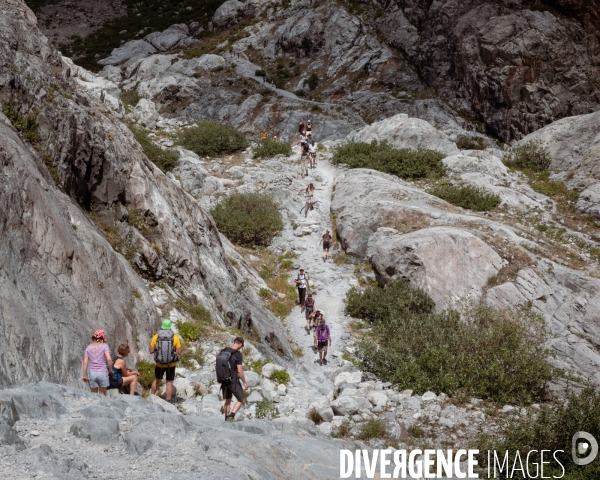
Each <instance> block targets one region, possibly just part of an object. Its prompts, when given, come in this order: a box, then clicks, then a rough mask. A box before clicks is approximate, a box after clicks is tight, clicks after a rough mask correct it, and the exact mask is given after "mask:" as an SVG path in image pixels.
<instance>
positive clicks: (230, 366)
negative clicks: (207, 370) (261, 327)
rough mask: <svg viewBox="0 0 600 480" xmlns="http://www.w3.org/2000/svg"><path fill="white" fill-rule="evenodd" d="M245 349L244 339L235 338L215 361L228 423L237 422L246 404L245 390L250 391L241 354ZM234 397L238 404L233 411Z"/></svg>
mask: <svg viewBox="0 0 600 480" xmlns="http://www.w3.org/2000/svg"><path fill="white" fill-rule="evenodd" d="M243 347H244V339H243V337H235V339H234V340H233V345H232V346H231V347H227V348H224V349H223V350H221V351H220V352H219V354H218V355H217V358H216V361H215V369H216V372H217V381H218V382H219V383H220V384H221V392H222V393H223V398H224V399H225V405H224V407H223V410H224V412H225V421H226V422H235V414H236V413H237V412H238V411H239V409H240V408H242V405H243V403H244V399H245V397H244V390H248V384H247V383H246V378H245V377H244V369H243V368H242V363H243V358H242V352H240V350H241V349H242V348H243ZM240 380H241V381H242V383H243V384H244V390H242V386H241V385H240ZM233 396H235V398H236V400H237V402H236V403H235V405H234V406H233V409H232V410H231V398H232V397H233Z"/></svg>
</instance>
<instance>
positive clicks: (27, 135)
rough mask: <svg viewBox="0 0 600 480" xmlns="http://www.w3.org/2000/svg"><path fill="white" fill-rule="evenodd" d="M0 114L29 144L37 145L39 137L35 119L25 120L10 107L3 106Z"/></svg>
mask: <svg viewBox="0 0 600 480" xmlns="http://www.w3.org/2000/svg"><path fill="white" fill-rule="evenodd" d="M2 113H4V115H6V117H7V118H8V119H9V120H10V123H12V125H13V127H15V128H16V129H17V130H18V131H19V132H20V133H21V135H22V136H23V138H24V139H25V140H26V141H28V142H29V143H37V142H39V141H40V136H39V135H38V123H37V121H36V120H35V118H33V117H27V118H25V117H24V116H23V115H21V114H20V113H19V111H18V110H16V109H14V108H13V107H11V106H10V105H4V106H3V107H2Z"/></svg>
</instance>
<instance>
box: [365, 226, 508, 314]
mask: <svg viewBox="0 0 600 480" xmlns="http://www.w3.org/2000/svg"><path fill="white" fill-rule="evenodd" d="M367 256H368V258H369V260H370V261H371V264H372V265H373V267H374V268H375V274H376V276H377V279H378V281H379V282H380V283H382V284H386V283H387V282H389V281H390V280H394V279H403V280H408V281H409V282H410V283H411V284H413V285H415V286H418V287H420V288H423V289H424V290H425V291H426V292H427V293H428V294H429V295H430V296H431V298H433V300H434V301H435V302H436V306H437V308H438V309H443V308H445V307H447V306H449V305H451V304H452V303H453V300H458V299H460V298H464V297H469V298H475V299H476V298H479V297H480V296H481V292H482V289H483V287H484V286H485V285H486V284H487V281H488V279H489V278H490V277H491V276H493V275H496V274H497V273H498V271H499V270H500V268H502V258H501V257H500V256H499V255H498V254H497V253H496V252H495V251H494V249H492V248H491V247H490V246H489V245H487V244H486V243H485V242H483V241H482V240H480V239H479V238H477V237H476V236H475V235H473V234H472V233H469V232H467V231H466V230H461V229H458V228H454V227H434V228H425V229H421V230H418V231H416V232H413V233H408V234H405V235H401V234H398V232H397V231H395V230H393V229H389V228H381V229H379V230H378V231H377V233H376V234H375V235H373V236H372V237H371V239H370V240H369V249H368V252H367Z"/></svg>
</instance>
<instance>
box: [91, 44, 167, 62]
mask: <svg viewBox="0 0 600 480" xmlns="http://www.w3.org/2000/svg"><path fill="white" fill-rule="evenodd" d="M152 53H156V48H154V47H153V46H152V45H150V44H149V43H148V42H145V41H144V40H132V41H130V42H127V43H124V44H123V45H122V46H120V47H118V48H115V49H113V51H112V52H111V53H110V55H109V56H108V57H106V58H104V59H102V60H98V64H100V65H124V64H125V66H128V64H130V63H133V62H134V61H136V60H139V59H141V58H145V57H147V56H148V55H150V54H152Z"/></svg>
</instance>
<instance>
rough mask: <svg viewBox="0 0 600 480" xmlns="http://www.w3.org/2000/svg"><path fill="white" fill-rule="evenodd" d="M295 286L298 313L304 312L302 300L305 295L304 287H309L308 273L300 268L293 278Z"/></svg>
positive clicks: (303, 300)
mask: <svg viewBox="0 0 600 480" xmlns="http://www.w3.org/2000/svg"><path fill="white" fill-rule="evenodd" d="M294 283H295V284H296V287H297V288H298V304H299V305H300V313H302V312H304V302H305V297H306V289H307V288H310V284H309V280H308V275H307V274H306V273H304V269H303V268H301V269H300V273H299V274H298V276H297V277H296V279H295V280H294Z"/></svg>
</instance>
